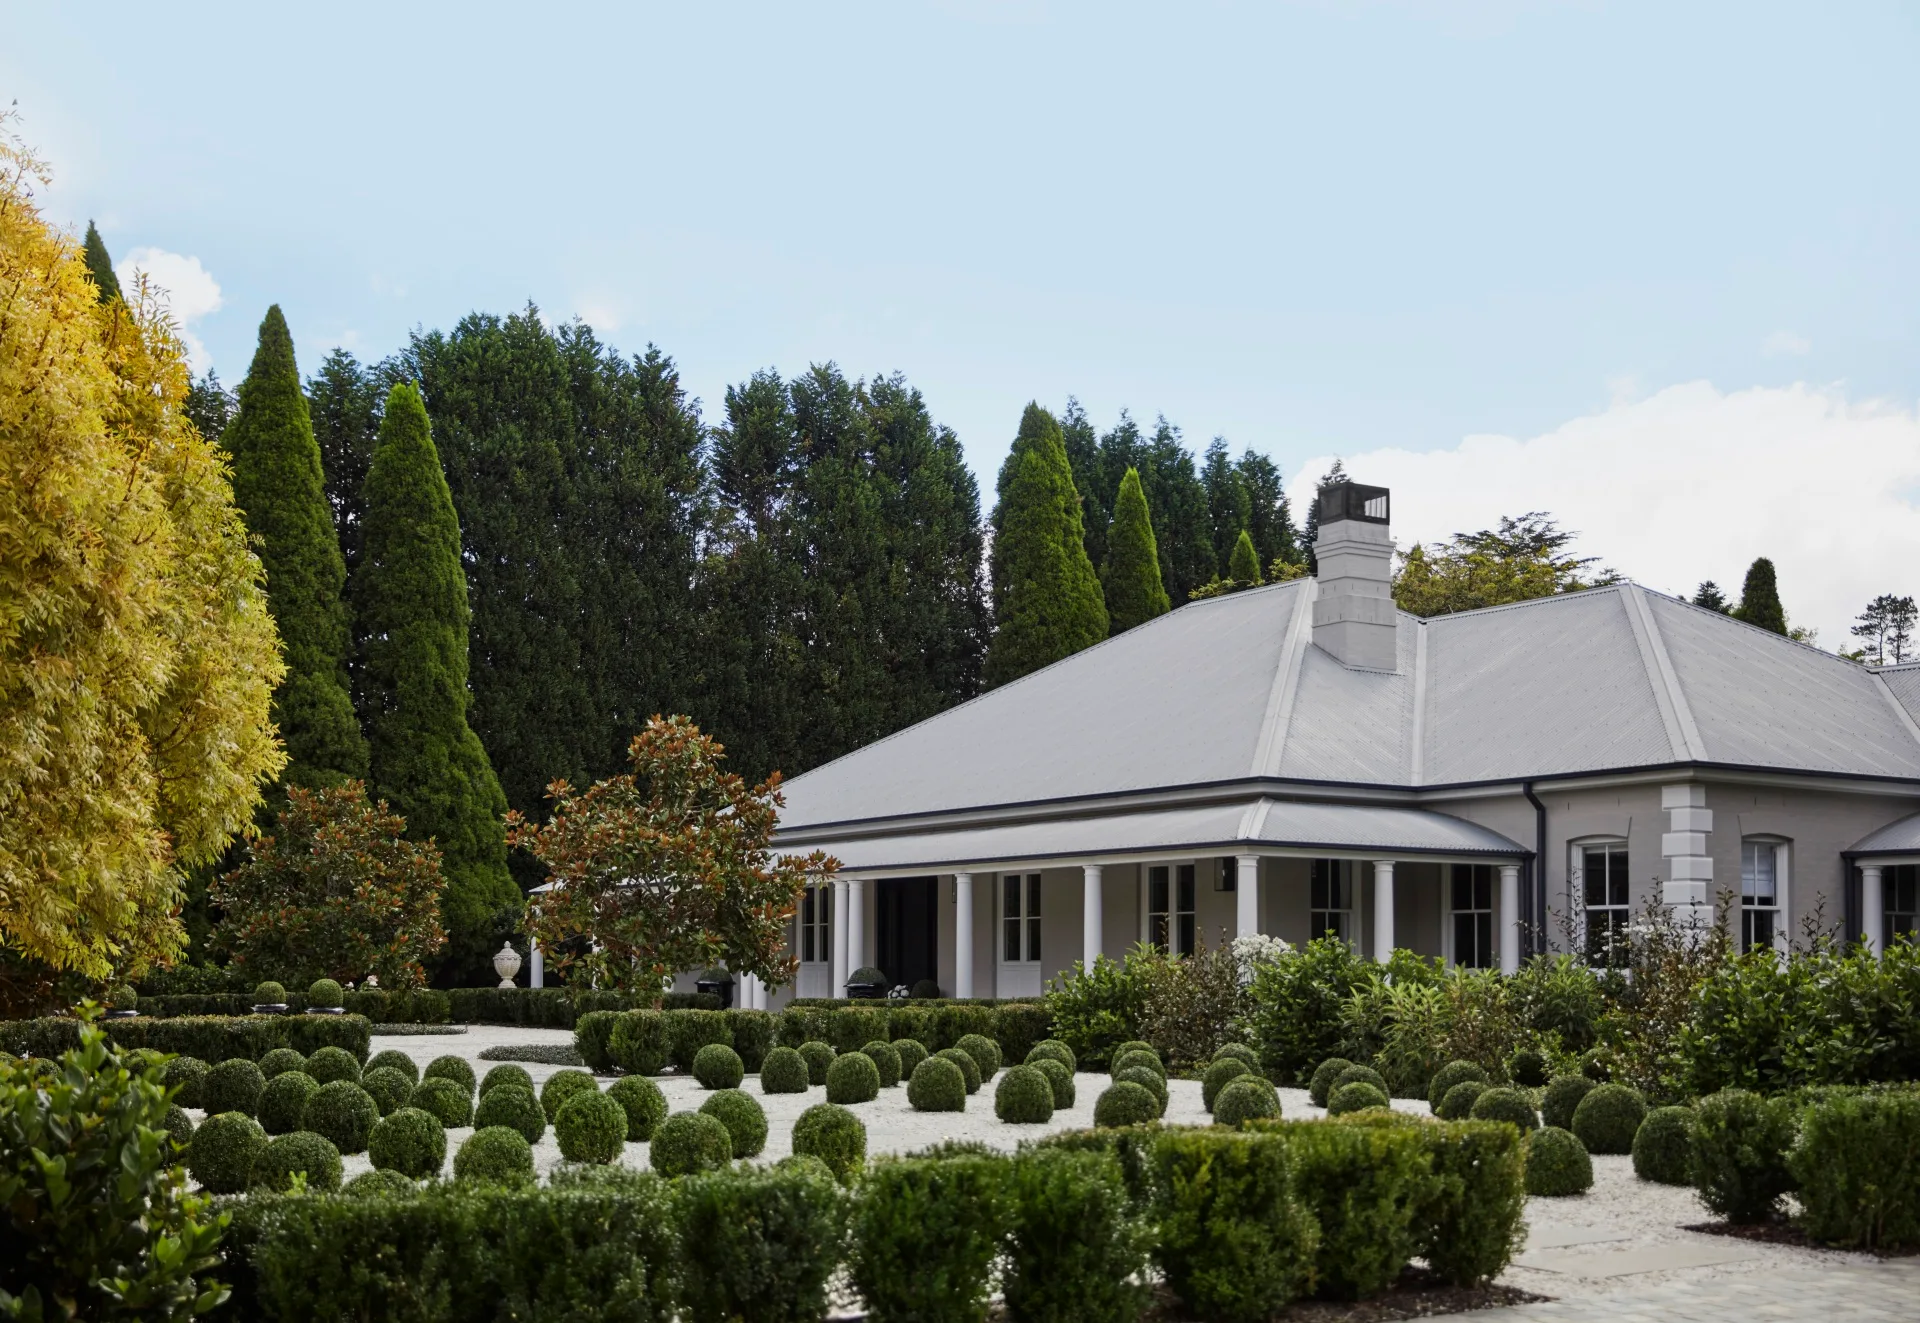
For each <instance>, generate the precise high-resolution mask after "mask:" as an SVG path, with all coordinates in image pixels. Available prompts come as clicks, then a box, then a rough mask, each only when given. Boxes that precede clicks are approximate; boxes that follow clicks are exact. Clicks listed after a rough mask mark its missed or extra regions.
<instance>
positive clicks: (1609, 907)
mask: <svg viewBox="0 0 1920 1323" xmlns="http://www.w3.org/2000/svg"><path fill="white" fill-rule="evenodd" d="M1589 850H1604V851H1606V852H1608V853H1609V854H1612V853H1614V852H1616V851H1617V852H1618V853H1619V854H1621V855H1622V856H1624V862H1623V863H1622V864H1621V871H1622V873H1623V877H1622V879H1621V880H1622V888H1623V890H1622V899H1621V900H1619V901H1617V902H1616V901H1614V900H1612V898H1611V892H1609V899H1608V902H1607V903H1606V904H1604V905H1590V904H1589V903H1588V901H1587V852H1588V851H1589ZM1608 867H1609V873H1608V878H1607V882H1608V885H1609V887H1611V885H1612V882H1613V877H1612V873H1611V867H1612V866H1611V865H1609V866H1608ZM1567 893H1568V896H1569V898H1570V899H1571V900H1572V901H1573V902H1574V903H1575V905H1576V906H1577V907H1578V910H1579V914H1580V952H1579V954H1580V957H1581V959H1583V960H1586V961H1587V962H1588V964H1589V965H1590V966H1592V967H1593V968H1595V969H1604V968H1606V966H1605V965H1597V964H1594V963H1593V959H1592V951H1593V942H1592V939H1591V938H1590V936H1589V935H1588V929H1587V915H1588V914H1589V913H1590V912H1591V911H1594V910H1599V911H1601V912H1602V913H1607V914H1618V915H1619V916H1620V918H1619V921H1618V925H1617V928H1618V931H1620V932H1622V933H1624V932H1625V931H1626V929H1627V926H1628V925H1629V924H1630V923H1631V922H1632V921H1633V851H1632V849H1631V848H1630V847H1629V845H1628V843H1627V838H1626V837H1624V836H1589V837H1585V838H1583V839H1580V840H1573V841H1568V842H1567Z"/></svg>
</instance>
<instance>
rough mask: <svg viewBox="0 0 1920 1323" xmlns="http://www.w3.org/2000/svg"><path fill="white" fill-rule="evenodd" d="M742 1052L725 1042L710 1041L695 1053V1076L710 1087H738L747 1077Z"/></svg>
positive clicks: (705, 1085)
mask: <svg viewBox="0 0 1920 1323" xmlns="http://www.w3.org/2000/svg"><path fill="white" fill-rule="evenodd" d="M746 1073H747V1068H746V1066H745V1065H744V1064H743V1063H742V1062H741V1060H740V1054H739V1053H738V1052H736V1051H734V1050H733V1049H732V1048H730V1047H728V1046H727V1045H726V1044H725V1043H708V1044H707V1045H706V1046H705V1047H703V1048H701V1049H700V1050H699V1051H698V1052H696V1053H694V1054H693V1077H694V1078H695V1079H697V1080H699V1081H700V1083H701V1084H702V1085H703V1086H704V1087H706V1088H709V1089H737V1088H739V1087H740V1081H741V1080H742V1079H743V1078H745V1076H746Z"/></svg>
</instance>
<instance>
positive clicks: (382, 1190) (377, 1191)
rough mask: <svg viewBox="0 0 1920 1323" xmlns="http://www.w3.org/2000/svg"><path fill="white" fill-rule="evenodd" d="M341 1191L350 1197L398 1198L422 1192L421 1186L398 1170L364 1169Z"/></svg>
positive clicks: (341, 1188) (342, 1187)
mask: <svg viewBox="0 0 1920 1323" xmlns="http://www.w3.org/2000/svg"><path fill="white" fill-rule="evenodd" d="M340 1193H341V1194H343V1195H345V1196H347V1197H348V1198H349V1199H398V1198H404V1197H405V1196H407V1195H410V1194H418V1193H420V1187H419V1186H418V1185H416V1184H414V1183H413V1181H411V1180H409V1179H408V1178H407V1177H405V1176H402V1175H401V1174H400V1173H399V1172H397V1171H380V1170H374V1171H363V1172H361V1173H360V1174H359V1175H358V1176H355V1177H354V1178H353V1179H352V1180H350V1181H348V1182H347V1183H346V1184H345V1185H343V1186H341V1187H340Z"/></svg>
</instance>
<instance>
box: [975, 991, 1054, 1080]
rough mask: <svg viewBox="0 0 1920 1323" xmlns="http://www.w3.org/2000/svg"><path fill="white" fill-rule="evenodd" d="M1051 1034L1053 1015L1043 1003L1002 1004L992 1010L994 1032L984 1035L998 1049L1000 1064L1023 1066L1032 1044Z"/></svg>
mask: <svg viewBox="0 0 1920 1323" xmlns="http://www.w3.org/2000/svg"><path fill="white" fill-rule="evenodd" d="M1052 1032H1053V1014H1052V1012H1050V1011H1049V1010H1047V1008H1046V1005H1045V1003H1044V1002H1038V1001H1012V1002H1002V1003H1001V1004H1000V1005H998V1006H995V1007H994V1008H993V1031H992V1032H991V1033H989V1034H988V1035H987V1036H988V1037H989V1038H991V1039H993V1041H994V1045H995V1046H997V1047H998V1048H999V1049H1000V1064H1001V1065H1003V1066H1004V1065H1005V1064H1006V1063H1007V1062H1009V1061H1012V1062H1016V1063H1021V1064H1024V1063H1025V1062H1026V1059H1027V1053H1029V1052H1031V1051H1033V1048H1034V1044H1036V1043H1039V1042H1041V1041H1043V1040H1044V1039H1045V1038H1046V1037H1047V1035H1048V1034H1050V1033H1052Z"/></svg>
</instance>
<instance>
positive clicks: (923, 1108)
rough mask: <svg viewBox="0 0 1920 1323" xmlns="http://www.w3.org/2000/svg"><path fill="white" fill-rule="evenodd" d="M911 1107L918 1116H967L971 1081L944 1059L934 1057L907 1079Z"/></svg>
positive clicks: (923, 1062)
mask: <svg viewBox="0 0 1920 1323" xmlns="http://www.w3.org/2000/svg"><path fill="white" fill-rule="evenodd" d="M907 1105H908V1106H910V1107H912V1108H913V1110H914V1111H916V1112H964V1111H965V1110H966V1109H967V1077H966V1075H964V1074H963V1073H962V1072H961V1070H960V1067H958V1066H956V1065H955V1064H954V1063H953V1062H951V1061H949V1060H947V1058H945V1057H942V1056H931V1057H928V1058H927V1059H926V1060H925V1061H922V1062H921V1063H920V1064H919V1065H917V1066H915V1067H914V1068H913V1074H911V1075H909V1076H908V1077H907Z"/></svg>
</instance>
